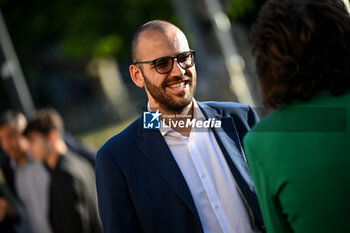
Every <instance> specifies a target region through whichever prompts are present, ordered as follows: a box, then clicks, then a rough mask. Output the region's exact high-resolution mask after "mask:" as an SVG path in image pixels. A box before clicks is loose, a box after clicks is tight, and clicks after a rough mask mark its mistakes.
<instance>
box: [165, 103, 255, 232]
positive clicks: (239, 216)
mask: <svg viewBox="0 0 350 233" xmlns="http://www.w3.org/2000/svg"><path fill="white" fill-rule="evenodd" d="M193 101H194V118H196V119H197V120H205V117H204V115H203V114H202V112H201V110H200V109H199V107H198V104H197V103H196V101H195V100H193ZM162 124H163V122H162ZM162 124H161V128H160V129H159V130H160V132H161V134H162V135H163V137H164V139H165V141H166V143H167V144H168V146H169V149H170V151H171V152H172V154H173V156H174V158H175V160H176V162H177V164H178V166H179V167H180V170H181V172H182V174H183V175H184V177H185V180H186V183H187V185H188V187H189V189H190V192H191V194H192V197H193V200H194V203H195V205H196V208H197V212H198V214H199V217H200V220H201V223H202V226H203V230H204V232H205V233H250V232H255V231H253V230H252V226H251V223H250V218H249V214H248V211H247V209H246V207H245V205H244V203H243V200H242V198H241V196H240V193H239V190H238V188H237V184H236V181H235V179H234V177H233V175H232V173H231V170H230V169H229V167H228V165H227V162H226V160H225V158H224V156H223V153H222V151H221V149H220V147H219V145H218V143H217V141H216V139H215V136H214V134H213V132H212V130H211V129H203V128H201V129H195V128H192V129H191V131H190V136H189V137H186V136H183V135H181V134H180V133H179V132H176V131H174V130H173V129H171V128H169V127H167V126H166V125H165V127H164V125H162Z"/></svg>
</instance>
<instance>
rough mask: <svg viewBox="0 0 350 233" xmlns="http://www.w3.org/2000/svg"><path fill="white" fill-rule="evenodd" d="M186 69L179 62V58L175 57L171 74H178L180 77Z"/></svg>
mask: <svg viewBox="0 0 350 233" xmlns="http://www.w3.org/2000/svg"><path fill="white" fill-rule="evenodd" d="M185 72H186V70H185V69H183V68H182V67H181V66H180V65H179V63H178V62H177V59H174V66H173V69H172V70H171V72H170V75H171V76H174V77H175V76H178V77H182V76H183V75H184V74H185Z"/></svg>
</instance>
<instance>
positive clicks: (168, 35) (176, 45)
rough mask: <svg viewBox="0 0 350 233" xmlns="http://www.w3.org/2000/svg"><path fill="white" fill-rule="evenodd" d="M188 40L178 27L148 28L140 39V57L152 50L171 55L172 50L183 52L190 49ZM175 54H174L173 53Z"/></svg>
mask: <svg viewBox="0 0 350 233" xmlns="http://www.w3.org/2000/svg"><path fill="white" fill-rule="evenodd" d="M188 49H189V48H188V42H187V39H186V36H185V35H184V34H183V33H182V31H180V30H179V29H177V28H172V29H169V30H166V31H164V32H163V31H158V30H147V31H145V32H144V33H143V34H142V35H141V36H140V39H139V43H138V53H139V56H140V57H145V56H146V55H148V54H150V52H152V53H155V54H158V53H159V55H164V56H170V55H172V54H168V53H169V52H171V50H174V51H173V52H176V50H179V51H177V52H183V51H182V50H188ZM173 55H174V54H173Z"/></svg>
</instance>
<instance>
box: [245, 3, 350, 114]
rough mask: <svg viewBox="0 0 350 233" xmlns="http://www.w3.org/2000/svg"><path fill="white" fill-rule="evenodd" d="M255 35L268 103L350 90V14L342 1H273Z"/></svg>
mask: <svg viewBox="0 0 350 233" xmlns="http://www.w3.org/2000/svg"><path fill="white" fill-rule="evenodd" d="M251 33H252V34H251V35H252V37H253V39H254V49H253V54H254V55H255V62H256V67H257V74H258V77H259V80H260V84H261V88H262V97H263V103H264V104H265V105H266V106H269V107H273V108H280V107H282V106H283V105H286V104H290V103H292V102H293V101H295V100H301V101H308V100H309V99H310V98H311V97H312V96H314V95H315V94H317V93H319V92H320V91H323V90H328V91H330V93H331V94H332V95H335V96H336V95H342V94H344V93H346V92H347V91H348V90H350V16H349V12H348V11H347V9H346V7H345V4H344V2H343V1H342V0H270V1H268V2H267V3H266V4H265V5H264V7H263V8H262V10H261V12H260V15H259V18H258V21H257V23H256V24H255V25H253V27H252V31H251Z"/></svg>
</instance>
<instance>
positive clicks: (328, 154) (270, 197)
mask: <svg viewBox="0 0 350 233" xmlns="http://www.w3.org/2000/svg"><path fill="white" fill-rule="evenodd" d="M252 32H253V36H254V43H255V46H254V54H255V57H256V66H257V73H258V77H259V79H260V83H261V87H262V97H263V102H264V103H265V104H266V105H267V106H269V107H273V108H275V109H278V110H277V111H275V112H274V113H272V114H271V115H269V116H267V117H266V118H264V119H262V120H261V121H260V122H259V123H258V124H257V125H256V126H254V127H253V129H252V131H251V132H250V133H248V134H247V136H246V137H245V139H244V145H245V150H246V155H247V160H248V165H249V168H250V171H251V173H252V176H253V179H254V181H255V185H256V188H257V193H258V198H259V201H260V205H261V207H262V212H263V218H264V220H265V223H266V229H267V232H269V233H288V232H295V233H301V232H303V233H313V232H315V233H323V232H324V233H329V232H350V224H349V209H350V201H349V193H350V175H349V167H350V149H349V143H350V16H349V13H348V11H347V10H346V8H345V5H344V2H343V1H342V0H270V1H268V2H267V3H266V5H265V6H264V7H263V9H262V10H261V12H260V16H259V18H258V21H257V23H256V25H255V26H254V27H253V31H252Z"/></svg>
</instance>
